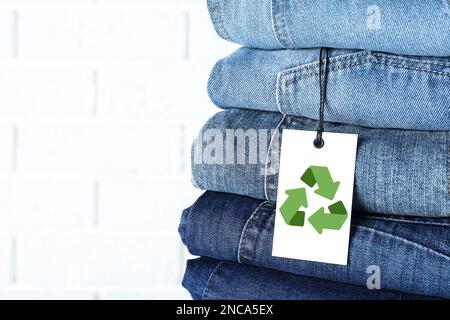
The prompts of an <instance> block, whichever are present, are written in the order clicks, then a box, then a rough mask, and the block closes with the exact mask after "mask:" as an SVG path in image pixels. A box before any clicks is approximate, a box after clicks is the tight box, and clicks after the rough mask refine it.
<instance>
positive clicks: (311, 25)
mask: <svg viewBox="0 0 450 320" xmlns="http://www.w3.org/2000/svg"><path fill="white" fill-rule="evenodd" d="M208 9H209V12H210V16H211V19H212V21H213V24H214V27H215V29H216V31H217V33H218V34H219V35H220V36H221V37H223V38H224V39H226V40H229V41H233V42H236V43H239V44H241V45H243V46H246V47H254V48H261V49H282V48H291V49H292V48H311V47H333V48H355V49H367V50H376V51H386V52H394V53H400V54H410V55H436V56H450V32H449V30H450V2H449V1H448V0H427V1H423V0H408V1H391V0H377V1H376V2H375V3H373V2H367V1H363V0H340V1H329V0H309V1H290V0H208Z"/></svg>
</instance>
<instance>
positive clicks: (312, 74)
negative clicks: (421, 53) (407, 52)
mask: <svg viewBox="0 0 450 320" xmlns="http://www.w3.org/2000/svg"><path fill="white" fill-rule="evenodd" d="M369 63H373V64H382V65H388V66H391V67H394V68H399V69H407V70H412V71H418V72H426V73H432V74H436V75H441V76H446V77H450V72H444V71H435V70H428V69H422V68H414V67H408V66H404V65H399V64H394V63H390V62H384V61H373V60H369V59H368V60H364V61H358V62H355V63H350V64H348V65H344V66H338V67H334V68H333V67H330V68H329V71H336V70H344V69H349V68H352V67H355V66H359V65H363V64H369ZM317 75H319V73H318V72H311V73H307V74H302V75H294V76H293V77H292V78H290V79H287V80H286V81H285V86H288V85H291V84H293V83H294V82H295V81H297V80H301V79H304V78H308V77H311V76H317Z"/></svg>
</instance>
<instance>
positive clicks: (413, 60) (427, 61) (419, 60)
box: [372, 52, 450, 67]
mask: <svg viewBox="0 0 450 320" xmlns="http://www.w3.org/2000/svg"><path fill="white" fill-rule="evenodd" d="M372 55H373V56H376V57H380V58H389V59H395V60H402V61H406V62H415V63H422V64H431V65H434V66H441V67H450V62H449V63H445V62H439V61H437V60H423V59H415V58H407V57H404V56H394V55H392V54H385V53H380V52H372Z"/></svg>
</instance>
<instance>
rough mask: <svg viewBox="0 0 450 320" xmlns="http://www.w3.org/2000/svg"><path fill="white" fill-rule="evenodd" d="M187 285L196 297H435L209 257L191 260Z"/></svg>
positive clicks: (403, 298)
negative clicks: (312, 276) (356, 284)
mask: <svg viewBox="0 0 450 320" xmlns="http://www.w3.org/2000/svg"><path fill="white" fill-rule="evenodd" d="M183 286H184V287H185V288H186V289H187V290H188V291H189V292H190V294H191V295H192V298H193V299H195V300H413V299H431V298H430V297H426V296H419V295H413V294H407V293H403V292H395V291H389V290H369V289H368V288H367V287H360V286H355V285H349V284H344V283H338V282H333V281H327V280H322V279H317V278H311V277H303V276H299V275H294V274H292V273H288V272H281V271H276V270H270V269H266V268H258V267H253V266H249V265H245V264H240V263H237V262H229V261H223V260H216V259H211V258H205V257H202V258H198V259H195V260H189V261H188V263H187V267H186V272H185V274H184V279H183Z"/></svg>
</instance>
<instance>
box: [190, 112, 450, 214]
mask: <svg viewBox="0 0 450 320" xmlns="http://www.w3.org/2000/svg"><path fill="white" fill-rule="evenodd" d="M277 126H278V128H279V129H280V130H281V131H279V132H281V134H275V135H274V139H271V135H270V133H271V132H270V131H271V129H275V128H277ZM283 129H295V130H316V129H317V121H315V120H311V119H308V118H303V117H294V116H285V117H283V115H281V114H280V113H274V112H261V111H252V110H240V109H232V110H226V111H222V112H219V113H217V114H216V115H215V116H213V117H212V118H211V119H210V120H209V121H208V122H207V123H206V124H205V126H204V127H203V129H202V130H201V132H200V135H199V137H198V138H197V140H196V142H194V145H193V148H192V179H193V183H194V185H195V186H196V187H198V188H200V189H203V190H212V191H219V192H228V193H235V194H240V195H246V196H250V197H254V198H258V199H267V200H270V201H276V199H277V187H278V169H279V168H278V164H279V157H280V147H279V146H280V140H282V130H283ZM269 130H270V131H269ZM327 131H330V132H343V133H353V134H358V135H359V138H358V148H357V156H356V168H355V188H354V190H355V191H354V195H353V199H354V200H353V203H354V209H356V210H357V211H363V212H372V213H380V214H392V215H409V216H427V217H445V216H450V194H449V192H450V187H449V186H450V177H449V175H450V169H449V166H450V162H449V161H450V137H449V133H448V132H447V131H445V132H444V131H442V132H438V131H435V132H426V131H409V130H388V129H369V128H365V127H359V126H352V125H343V124H336V123H325V133H324V139H325V144H326V134H327ZM280 135H281V138H280ZM311 143H312V142H311ZM269 146H270V149H269ZM255 150H257V151H258V159H256V158H255V156H256V154H255V153H256V151H255ZM267 150H270V152H267ZM282 150H283V146H282V141H281V152H282ZM230 151H232V152H231V155H230V154H229V153H230ZM211 155H214V157H211Z"/></svg>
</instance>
